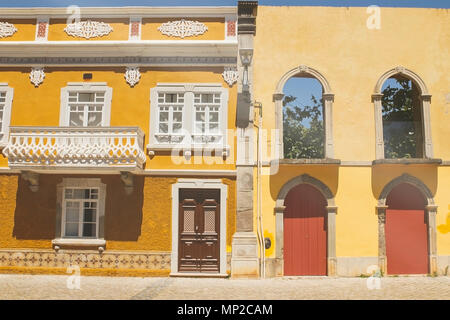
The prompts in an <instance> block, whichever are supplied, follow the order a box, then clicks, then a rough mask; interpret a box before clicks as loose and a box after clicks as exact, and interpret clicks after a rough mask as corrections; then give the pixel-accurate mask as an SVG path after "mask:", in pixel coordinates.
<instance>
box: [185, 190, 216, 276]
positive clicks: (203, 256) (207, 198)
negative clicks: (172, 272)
mask: <svg viewBox="0 0 450 320" xmlns="http://www.w3.org/2000/svg"><path fill="white" fill-rule="evenodd" d="M179 210H180V214H179V221H180V223H179V225H180V228H179V271H180V272H183V271H185V272H219V266H220V190H205V189H182V190H180V209H179Z"/></svg>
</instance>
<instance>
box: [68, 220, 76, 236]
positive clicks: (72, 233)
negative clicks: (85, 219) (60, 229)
mask: <svg viewBox="0 0 450 320" xmlns="http://www.w3.org/2000/svg"><path fill="white" fill-rule="evenodd" d="M65 236H66V237H78V223H66V234H65Z"/></svg>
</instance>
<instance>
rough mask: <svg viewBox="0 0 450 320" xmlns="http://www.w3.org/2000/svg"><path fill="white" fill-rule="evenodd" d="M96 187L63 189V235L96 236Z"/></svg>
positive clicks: (77, 236)
mask: <svg viewBox="0 0 450 320" xmlns="http://www.w3.org/2000/svg"><path fill="white" fill-rule="evenodd" d="M97 229H98V188H65V189H64V236H65V237H76V238H84V237H86V238H96V237H97V233H98V232H97Z"/></svg>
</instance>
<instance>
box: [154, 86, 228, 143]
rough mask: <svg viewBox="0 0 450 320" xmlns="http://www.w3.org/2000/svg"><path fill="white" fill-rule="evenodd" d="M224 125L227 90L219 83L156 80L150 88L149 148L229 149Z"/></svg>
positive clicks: (226, 121)
mask: <svg viewBox="0 0 450 320" xmlns="http://www.w3.org/2000/svg"><path fill="white" fill-rule="evenodd" d="M200 109H201V110H200ZM202 116H203V118H202V119H204V120H202V121H203V126H204V127H205V130H203V131H202V132H200V131H199V126H201V124H200V123H199V119H200V117H202ZM196 117H199V118H196ZM180 118H181V121H180ZM180 123H181V127H180ZM227 127H228V90H227V89H226V88H223V87H222V84H220V83H158V84H157V86H156V87H154V88H152V89H151V90H150V139H149V144H148V145H147V148H148V149H149V150H172V149H174V148H183V149H197V148H199V149H211V150H224V149H228V141H227Z"/></svg>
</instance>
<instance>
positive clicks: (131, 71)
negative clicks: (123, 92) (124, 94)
mask: <svg viewBox="0 0 450 320" xmlns="http://www.w3.org/2000/svg"><path fill="white" fill-rule="evenodd" d="M140 79H141V73H140V72H139V67H127V70H126V71H125V80H126V81H127V83H128V84H129V85H130V87H134V85H135V84H136V83H138V82H139V80H140Z"/></svg>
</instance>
